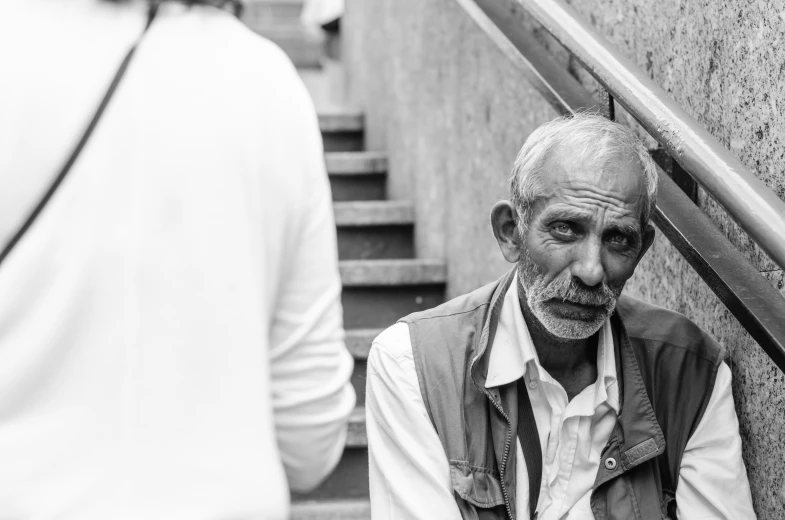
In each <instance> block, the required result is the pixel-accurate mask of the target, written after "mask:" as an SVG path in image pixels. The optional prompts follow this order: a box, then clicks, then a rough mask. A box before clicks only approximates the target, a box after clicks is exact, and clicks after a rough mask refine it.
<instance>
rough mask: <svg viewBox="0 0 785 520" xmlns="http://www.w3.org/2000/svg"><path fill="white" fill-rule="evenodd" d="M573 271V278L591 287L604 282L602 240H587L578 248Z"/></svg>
mask: <svg viewBox="0 0 785 520" xmlns="http://www.w3.org/2000/svg"><path fill="white" fill-rule="evenodd" d="M571 271H572V273H571V274H572V276H574V277H575V278H577V279H579V280H580V281H581V282H583V283H584V284H585V285H587V286H589V287H594V286H596V285H599V284H600V283H601V282H602V281H603V280H604V278H605V268H604V267H603V265H602V244H601V241H600V240H598V239H594V238H590V239H587V240H585V241H584V242H583V244H581V247H579V248H577V250H576V257H575V258H574V260H573V264H572V268H571Z"/></svg>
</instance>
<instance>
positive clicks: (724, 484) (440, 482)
mask: <svg viewBox="0 0 785 520" xmlns="http://www.w3.org/2000/svg"><path fill="white" fill-rule="evenodd" d="M517 283H518V282H517V277H516V279H514V280H513V282H512V284H511V287H517V285H516V284H517ZM489 348H491V349H492V350H491V352H490V359H489V361H488V376H487V380H486V387H493V386H499V385H503V384H506V383H510V382H512V381H515V380H517V379H519V378H521V377H524V381H526V383H527V387H528V392H529V398H530V399H531V403H532V409H533V411H534V416H535V420H536V422H537V430H538V433H539V437H540V446H541V448H542V454H543V459H542V460H543V476H542V485H541V488H540V498H539V502H538V506H537V511H538V512H539V518H540V520H558V519H566V518H568V519H569V520H590V519H593V518H594V516H593V514H592V511H591V505H590V497H591V490H592V486H593V484H594V481H595V479H596V476H597V470H598V468H599V463H600V453H601V450H602V448H603V447H604V446H605V445H606V443H607V441H608V438H609V437H610V433H611V430H612V429H613V427H614V426H615V424H616V420H617V414H618V410H619V392H618V384H617V374H616V363H615V360H614V349H613V339H612V334H611V333H610V325H609V322H606V323H605V324H604V325H603V327H602V329H601V330H600V334H599V343H598V352H597V372H598V377H597V381H596V382H595V383H594V384H593V385H590V386H588V387H587V388H585V389H584V390H583V391H582V392H581V393H580V394H578V395H577V396H575V397H574V398H573V399H572V400H571V401H568V400H567V394H566V392H565V390H564V388H563V387H562V386H561V385H560V384H559V383H558V382H557V381H556V380H554V379H553V378H552V377H551V376H550V375H549V374H548V373H547V371H545V369H543V368H542V366H541V365H540V363H539V360H538V358H537V352H536V350H535V349H534V345H533V343H532V340H531V336H530V335H529V331H528V329H527V327H526V322H525V321H524V319H523V314H522V312H521V308H520V304H519V302H518V297H517V292H516V291H515V290H509V291H507V294H506V295H505V297H504V301H503V304H502V310H501V314H500V317H499V324H498V329H497V332H496V338H495V340H494V342H493V345H492V346H491V347H489ZM366 413H367V428H368V446H369V457H370V488H371V505H372V513H373V518H374V519H375V520H378V519H396V520H405V519H423V520H424V519H432V518H439V519H445V520H448V519H455V520H458V519H460V518H461V515H460V512H459V511H458V507H457V505H456V503H455V499H454V495H453V492H452V484H451V482H450V471H449V463H448V461H447V457H446V455H445V454H444V449H443V448H442V445H441V443H440V441H439V437H438V435H437V434H436V431H435V430H434V428H433V426H432V424H431V422H430V419H429V418H428V414H427V412H426V410H425V405H424V404H423V400H422V395H421V393H420V389H419V385H418V382H417V374H416V371H415V367H414V360H413V357H412V349H411V341H410V337H409V330H408V326H407V325H406V324H405V323H399V324H396V325H394V326H392V327H390V328H389V329H387V330H386V331H384V332H383V333H382V334H381V335H379V337H378V338H376V340H375V341H374V344H373V348H372V349H371V353H370V356H369V358H368V384H367V393H366ZM515 476H516V497H517V498H516V511H517V512H518V518H520V519H524V518H528V514H529V479H528V474H527V471H526V461H525V459H524V457H523V451H522V449H521V445H520V442H519V441H518V442H517V451H516V475H515ZM676 500H677V504H678V514H679V517H680V518H682V519H688V520H694V519H727V520H741V519H750V518H755V514H754V512H753V510H752V499H751V496H750V491H749V484H748V482H747V475H746V470H745V468H744V463H743V461H742V459H741V441H740V438H739V434H738V421H737V419H736V413H735V410H734V407H733V398H732V395H731V388H730V370H729V369H728V367H727V366H726V365H725V364H722V365H721V367H720V370H719V373H718V376H717V381H716V383H715V386H714V391H713V393H712V396H711V399H710V401H709V405H708V408H707V409H706V412H705V414H704V417H703V419H702V421H701V424H700V425H699V426H698V428H697V430H696V431H695V433H694V435H693V436H692V438H691V439H690V440H689V442H688V443H687V447H686V449H685V451H684V458H683V460H682V466H681V470H680V480H679V485H678V487H677V491H676Z"/></svg>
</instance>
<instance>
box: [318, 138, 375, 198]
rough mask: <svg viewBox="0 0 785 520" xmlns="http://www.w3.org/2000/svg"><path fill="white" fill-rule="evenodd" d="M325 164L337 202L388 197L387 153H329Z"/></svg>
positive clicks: (325, 157)
mask: <svg viewBox="0 0 785 520" xmlns="http://www.w3.org/2000/svg"><path fill="white" fill-rule="evenodd" d="M355 138H357V136H355ZM324 162H325V164H326V165H327V173H328V174H329V177H330V187H331V188H332V193H333V200H334V201H350V200H383V199H385V198H386V189H385V185H386V183H387V154H385V153H381V152H327V153H325V154H324Z"/></svg>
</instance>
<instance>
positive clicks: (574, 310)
mask: <svg viewBox="0 0 785 520" xmlns="http://www.w3.org/2000/svg"><path fill="white" fill-rule="evenodd" d="M545 303H546V305H547V306H548V308H549V309H550V310H551V312H553V314H555V315H556V316H558V317H559V318H563V319H571V320H581V321H591V320H595V319H597V316H598V315H599V314H605V306H603V305H586V304H583V303H578V302H574V301H570V300H561V299H559V298H554V299H551V300H548V301H547V302H545Z"/></svg>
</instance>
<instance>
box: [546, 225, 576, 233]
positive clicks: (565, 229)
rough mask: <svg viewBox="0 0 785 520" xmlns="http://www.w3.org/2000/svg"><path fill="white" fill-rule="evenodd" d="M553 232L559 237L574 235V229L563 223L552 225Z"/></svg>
mask: <svg viewBox="0 0 785 520" xmlns="http://www.w3.org/2000/svg"><path fill="white" fill-rule="evenodd" d="M551 231H553V232H554V233H556V234H559V235H573V234H574V233H573V231H572V228H571V227H570V226H568V225H567V224H564V223H562V222H558V223H556V224H553V225H551Z"/></svg>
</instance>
